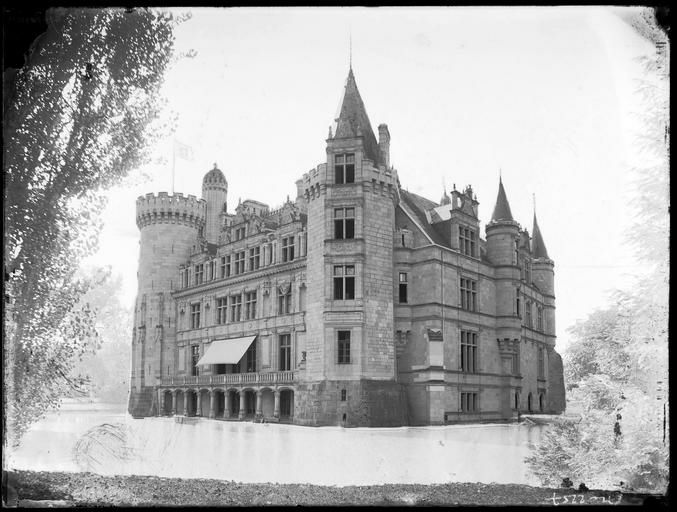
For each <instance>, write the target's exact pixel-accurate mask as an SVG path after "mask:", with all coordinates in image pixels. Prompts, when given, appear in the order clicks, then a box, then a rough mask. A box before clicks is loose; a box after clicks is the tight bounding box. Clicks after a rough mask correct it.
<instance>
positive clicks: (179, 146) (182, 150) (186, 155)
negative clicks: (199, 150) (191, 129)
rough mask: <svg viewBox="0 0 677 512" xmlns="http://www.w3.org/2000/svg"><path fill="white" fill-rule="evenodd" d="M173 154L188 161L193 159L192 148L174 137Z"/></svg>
mask: <svg viewBox="0 0 677 512" xmlns="http://www.w3.org/2000/svg"><path fill="white" fill-rule="evenodd" d="M174 154H175V155H176V156H177V157H178V158H181V159H182V160H187V161H189V162H192V161H193V160H195V157H194V155H193V148H191V147H190V146H189V145H187V144H184V143H183V142H179V141H178V140H176V139H174Z"/></svg>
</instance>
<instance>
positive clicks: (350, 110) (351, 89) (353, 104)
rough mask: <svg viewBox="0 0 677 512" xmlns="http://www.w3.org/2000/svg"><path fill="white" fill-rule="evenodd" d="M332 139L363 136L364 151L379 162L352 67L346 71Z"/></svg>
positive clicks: (373, 137)
mask: <svg viewBox="0 0 677 512" xmlns="http://www.w3.org/2000/svg"><path fill="white" fill-rule="evenodd" d="M333 133H334V139H344V138H353V137H363V141H364V153H365V156H366V157H367V158H369V159H370V160H373V161H374V163H381V158H380V154H379V150H378V143H377V142H376V137H375V135H374V131H373V130H372V129H371V123H370V122H369V116H367V111H366V109H365V108H364V102H363V101H362V98H361V97H360V92H359V91H358V90H357V83H356V82H355V75H354V74H353V69H352V67H351V68H350V70H349V71H348V78H347V80H346V85H345V87H344V90H343V96H342V98H341V102H340V104H339V110H338V115H337V116H336V119H335V122H334V126H333Z"/></svg>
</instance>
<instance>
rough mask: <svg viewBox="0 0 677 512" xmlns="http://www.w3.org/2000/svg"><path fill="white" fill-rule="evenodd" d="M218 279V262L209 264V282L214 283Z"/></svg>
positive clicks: (214, 261)
mask: <svg viewBox="0 0 677 512" xmlns="http://www.w3.org/2000/svg"><path fill="white" fill-rule="evenodd" d="M215 278H216V260H212V261H210V262H209V280H210V281H212V280H213V279H215Z"/></svg>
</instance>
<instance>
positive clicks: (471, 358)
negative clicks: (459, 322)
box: [461, 331, 477, 373]
mask: <svg viewBox="0 0 677 512" xmlns="http://www.w3.org/2000/svg"><path fill="white" fill-rule="evenodd" d="M461 371H463V372H466V373H475V372H476V371H477V333H476V332H470V331H461Z"/></svg>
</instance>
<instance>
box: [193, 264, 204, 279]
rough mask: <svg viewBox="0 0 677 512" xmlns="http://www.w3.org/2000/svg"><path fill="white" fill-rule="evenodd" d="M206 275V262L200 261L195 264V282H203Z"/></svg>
mask: <svg viewBox="0 0 677 512" xmlns="http://www.w3.org/2000/svg"><path fill="white" fill-rule="evenodd" d="M203 276H204V264H203V263H200V264H199V265H195V284H202V278H203Z"/></svg>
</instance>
